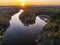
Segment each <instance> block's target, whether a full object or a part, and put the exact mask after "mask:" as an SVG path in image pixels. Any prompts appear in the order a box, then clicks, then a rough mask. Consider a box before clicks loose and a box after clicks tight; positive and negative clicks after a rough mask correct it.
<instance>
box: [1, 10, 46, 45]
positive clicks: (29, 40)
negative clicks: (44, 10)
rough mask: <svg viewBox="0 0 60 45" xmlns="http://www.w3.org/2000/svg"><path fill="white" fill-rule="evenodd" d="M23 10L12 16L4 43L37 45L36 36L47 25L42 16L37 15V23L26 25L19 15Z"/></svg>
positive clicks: (6, 44) (3, 44)
mask: <svg viewBox="0 0 60 45" xmlns="http://www.w3.org/2000/svg"><path fill="white" fill-rule="evenodd" d="M22 12H23V10H20V12H18V13H16V14H15V15H13V16H12V17H11V20H10V26H9V28H8V29H7V31H6V33H5V34H4V40H3V43H2V45H36V44H35V37H36V35H37V34H38V33H39V32H40V31H41V30H42V28H43V27H44V26H45V24H46V22H44V21H43V20H42V19H40V17H38V16H37V17H36V20H35V24H32V25H29V26H24V24H23V23H22V22H21V20H20V19H19V15H20V14H21V13H22Z"/></svg>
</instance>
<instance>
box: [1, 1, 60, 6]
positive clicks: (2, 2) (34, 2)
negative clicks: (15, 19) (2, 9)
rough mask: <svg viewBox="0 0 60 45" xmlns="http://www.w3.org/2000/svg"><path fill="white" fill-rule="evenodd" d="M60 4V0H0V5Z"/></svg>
mask: <svg viewBox="0 0 60 45" xmlns="http://www.w3.org/2000/svg"><path fill="white" fill-rule="evenodd" d="M21 3H24V5H60V0H0V6H1V5H21Z"/></svg>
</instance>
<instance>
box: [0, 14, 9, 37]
mask: <svg viewBox="0 0 60 45" xmlns="http://www.w3.org/2000/svg"><path fill="white" fill-rule="evenodd" d="M8 17H9V16H6V15H0V36H2V35H3V34H4V32H5V31H6V29H7V27H8V26H9V20H10V18H8Z"/></svg>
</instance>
